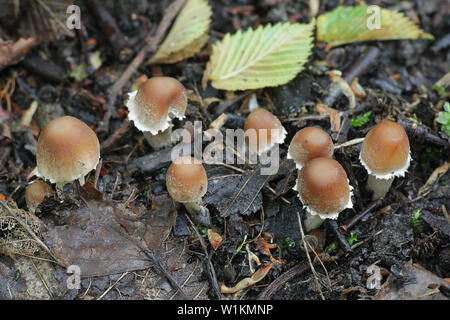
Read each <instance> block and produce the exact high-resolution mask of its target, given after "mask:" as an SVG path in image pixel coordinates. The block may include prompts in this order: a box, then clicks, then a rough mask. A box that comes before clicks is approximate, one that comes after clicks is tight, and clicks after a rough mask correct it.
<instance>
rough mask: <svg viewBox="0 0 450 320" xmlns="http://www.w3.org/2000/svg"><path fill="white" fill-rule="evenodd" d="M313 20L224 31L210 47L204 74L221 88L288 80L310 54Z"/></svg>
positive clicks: (244, 87)
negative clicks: (230, 31)
mask: <svg viewBox="0 0 450 320" xmlns="http://www.w3.org/2000/svg"><path fill="white" fill-rule="evenodd" d="M314 26H315V20H313V21H312V22H311V23H309V24H300V23H289V22H286V23H277V24H275V25H273V26H272V25H270V24H269V25H266V26H259V27H258V28H256V30H253V28H249V29H247V30H246V31H244V32H242V31H241V30H239V31H237V32H236V33H235V34H233V35H231V34H229V33H228V34H226V35H225V37H224V38H223V39H222V41H220V42H218V43H216V44H214V45H213V47H212V54H211V57H210V60H209V62H208V64H207V66H206V70H205V75H204V78H207V79H209V80H212V86H213V87H215V88H216V89H223V90H247V89H257V88H264V87H274V86H279V85H282V84H285V83H287V82H289V81H290V80H292V79H293V78H294V77H295V76H296V75H297V74H298V73H299V72H300V71H301V70H302V69H303V65H304V64H305V62H306V61H307V60H308V57H309V56H310V54H311V48H312V39H313V35H312V33H313V29H314Z"/></svg>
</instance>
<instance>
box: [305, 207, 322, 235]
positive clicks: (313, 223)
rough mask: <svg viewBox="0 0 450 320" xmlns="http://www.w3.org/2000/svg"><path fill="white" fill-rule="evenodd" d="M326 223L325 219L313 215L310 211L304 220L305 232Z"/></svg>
mask: <svg viewBox="0 0 450 320" xmlns="http://www.w3.org/2000/svg"><path fill="white" fill-rule="evenodd" d="M324 221H325V219H322V218H321V217H320V216H319V215H318V214H317V215H312V214H311V213H310V212H309V211H306V215H305V218H304V219H303V227H304V228H305V232H309V231H311V230H313V229H317V228H319V227H320V226H321V225H322V223H323V222H324Z"/></svg>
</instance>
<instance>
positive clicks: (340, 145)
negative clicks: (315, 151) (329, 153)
mask: <svg viewBox="0 0 450 320" xmlns="http://www.w3.org/2000/svg"><path fill="white" fill-rule="evenodd" d="M363 141H364V138H356V139H353V140H350V141H346V142H343V143H339V144H336V145H334V149H339V148H342V147H349V146H353V145H355V144H359V143H361V142H363Z"/></svg>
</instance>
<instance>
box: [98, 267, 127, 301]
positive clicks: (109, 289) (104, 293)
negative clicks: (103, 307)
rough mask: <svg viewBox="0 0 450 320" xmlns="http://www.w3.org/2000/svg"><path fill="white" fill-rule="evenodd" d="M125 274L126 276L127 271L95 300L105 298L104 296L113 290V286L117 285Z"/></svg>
mask: <svg viewBox="0 0 450 320" xmlns="http://www.w3.org/2000/svg"><path fill="white" fill-rule="evenodd" d="M127 274H128V271H127V272H124V273H123V274H122V275H121V276H120V278H119V279H117V280H116V282H114V284H113V285H111V286H110V287H109V288H108V289H106V291H105V292H103V293H102V295H101V296H100V297H98V298H97V300H102V299H103V297H104V296H106V294H107V293H108V292H109V291H111V289H112V288H114V287H115V285H116V284H117V283H119V281H120V280H122V279H123V277H125V276H126V275H127Z"/></svg>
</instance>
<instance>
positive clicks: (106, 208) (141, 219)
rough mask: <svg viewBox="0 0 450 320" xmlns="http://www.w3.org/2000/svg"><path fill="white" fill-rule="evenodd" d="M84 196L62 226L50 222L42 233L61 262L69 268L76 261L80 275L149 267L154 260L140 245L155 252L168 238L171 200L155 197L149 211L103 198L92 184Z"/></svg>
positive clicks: (172, 210) (172, 211)
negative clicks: (151, 259) (150, 258)
mask: <svg viewBox="0 0 450 320" xmlns="http://www.w3.org/2000/svg"><path fill="white" fill-rule="evenodd" d="M80 194H81V197H82V199H83V200H84V203H85V206H82V207H79V208H75V209H73V210H72V212H70V215H69V216H68V217H67V218H66V219H65V221H64V224H63V225H54V226H53V225H49V226H48V230H47V231H46V232H44V233H43V237H44V239H45V242H46V244H47V246H48V247H49V248H50V250H51V251H52V253H53V254H54V255H55V256H56V257H57V258H58V260H60V261H61V262H62V263H63V264H64V265H65V266H69V265H78V266H79V267H80V269H81V274H82V276H103V275H110V274H117V273H123V272H127V271H133V270H141V269H145V268H148V267H149V266H150V265H151V262H150V260H149V259H148V258H147V257H146V255H145V254H144V253H143V252H142V250H141V249H140V248H139V247H138V245H139V246H141V247H143V248H145V247H147V248H148V249H150V250H154V249H156V248H157V247H158V246H159V245H160V244H161V243H162V242H163V241H164V239H165V238H166V237H167V235H168V233H169V232H170V229H171V228H172V226H173V224H174V223H175V219H176V211H175V206H174V204H173V201H172V199H170V197H169V196H168V195H167V194H163V195H160V196H156V197H155V198H154V200H153V203H152V207H153V208H152V209H151V210H149V211H146V210H144V209H136V208H129V207H126V206H125V205H123V204H118V205H115V204H114V203H113V202H109V201H106V200H104V199H103V193H102V192H100V191H98V190H97V189H95V187H94V186H93V184H92V183H90V182H86V183H85V185H84V186H83V187H81V188H80ZM55 214H58V212H55Z"/></svg>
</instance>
